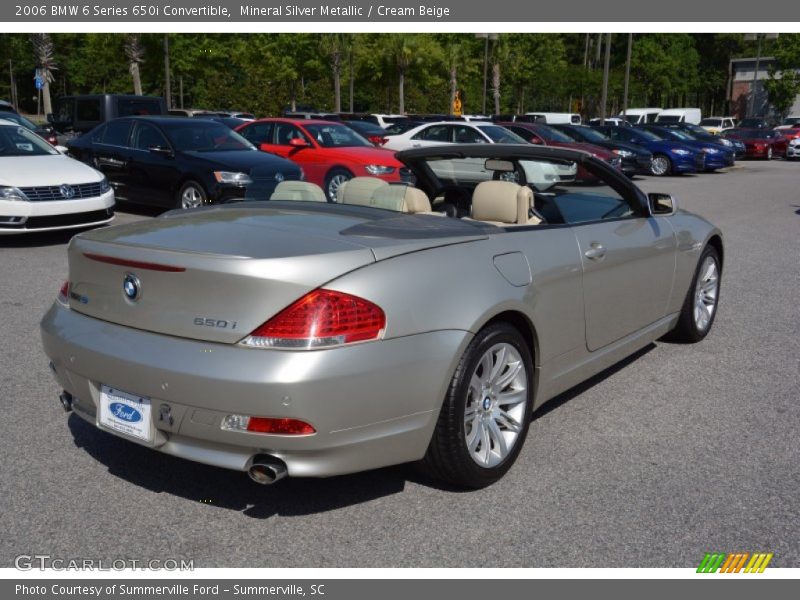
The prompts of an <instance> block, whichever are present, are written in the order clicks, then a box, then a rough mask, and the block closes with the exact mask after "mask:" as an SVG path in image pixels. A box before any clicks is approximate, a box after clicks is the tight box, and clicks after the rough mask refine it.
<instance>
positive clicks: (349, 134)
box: [304, 123, 372, 148]
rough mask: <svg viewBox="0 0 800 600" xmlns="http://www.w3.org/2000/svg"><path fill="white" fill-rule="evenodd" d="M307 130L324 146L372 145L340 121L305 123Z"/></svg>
mask: <svg viewBox="0 0 800 600" xmlns="http://www.w3.org/2000/svg"><path fill="white" fill-rule="evenodd" d="M304 127H305V130H306V131H307V132H308V133H309V134H310V135H311V136H312V137H313V138H314V139H315V140H317V143H318V144H319V145H320V146H322V147H323V148H347V147H353V146H372V144H370V143H369V142H368V141H367V140H365V139H364V138H363V137H361V136H360V135H358V134H357V133H356V132H355V131H353V130H352V129H350V128H349V127H347V126H346V125H339V124H338V123H325V124H321V123H314V124H311V125H304Z"/></svg>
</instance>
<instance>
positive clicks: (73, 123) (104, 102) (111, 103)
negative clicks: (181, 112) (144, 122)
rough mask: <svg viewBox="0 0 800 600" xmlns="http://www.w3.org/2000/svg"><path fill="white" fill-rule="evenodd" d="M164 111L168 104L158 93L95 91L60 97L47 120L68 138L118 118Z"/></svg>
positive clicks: (165, 111)
mask: <svg viewBox="0 0 800 600" xmlns="http://www.w3.org/2000/svg"><path fill="white" fill-rule="evenodd" d="M164 114H167V105H166V103H165V102H164V99H163V98H161V97H159V96H134V95H121V94H98V95H88V96H62V97H61V98H59V99H58V101H57V102H56V107H55V112H54V113H53V114H50V115H47V120H48V122H50V123H51V124H52V125H53V126H54V127H55V128H56V131H58V132H59V133H60V134H62V135H64V136H65V137H66V139H70V138H71V137H75V136H76V135H80V134H82V133H86V132H87V131H91V130H92V129H94V128H95V127H97V126H98V125H100V124H101V123H105V122H106V121H110V120H111V119H116V118H117V117H131V116H134V115H164ZM62 143H63V141H62Z"/></svg>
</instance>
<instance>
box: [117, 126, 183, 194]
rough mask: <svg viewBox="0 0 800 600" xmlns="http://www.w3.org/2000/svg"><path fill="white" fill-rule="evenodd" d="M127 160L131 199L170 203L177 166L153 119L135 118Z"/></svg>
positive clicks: (177, 179)
mask: <svg viewBox="0 0 800 600" xmlns="http://www.w3.org/2000/svg"><path fill="white" fill-rule="evenodd" d="M130 146H131V149H130V153H129V156H130V158H129V160H128V172H129V177H130V192H129V193H130V197H129V200H130V201H131V202H137V203H140V204H150V205H156V206H173V205H174V204H175V198H174V195H173V191H174V190H175V189H176V187H177V185H178V183H179V180H180V170H179V168H178V165H177V161H176V159H175V154H174V152H173V149H172V147H171V146H170V144H169V142H168V141H167V138H166V137H165V136H164V134H163V133H161V131H160V130H159V129H158V128H157V127H156V126H155V125H153V124H152V123H145V122H142V121H137V122H136V124H135V125H134V128H133V131H132V134H131V144H130Z"/></svg>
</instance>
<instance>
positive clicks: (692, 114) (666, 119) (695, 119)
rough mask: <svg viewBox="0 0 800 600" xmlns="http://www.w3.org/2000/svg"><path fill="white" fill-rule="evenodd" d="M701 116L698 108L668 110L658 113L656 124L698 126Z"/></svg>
mask: <svg viewBox="0 0 800 600" xmlns="http://www.w3.org/2000/svg"><path fill="white" fill-rule="evenodd" d="M702 120H703V115H702V114H701V112H700V109H699V108H668V109H667V110H662V111H661V112H660V113H658V116H657V117H656V123H692V124H693V125H699V124H700V121H702Z"/></svg>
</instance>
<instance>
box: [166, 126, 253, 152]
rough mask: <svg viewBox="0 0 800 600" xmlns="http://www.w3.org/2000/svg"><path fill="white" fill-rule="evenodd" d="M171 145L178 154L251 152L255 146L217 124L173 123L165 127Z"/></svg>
mask: <svg viewBox="0 0 800 600" xmlns="http://www.w3.org/2000/svg"><path fill="white" fill-rule="evenodd" d="M165 129H166V131H167V136H168V137H169V139H170V141H171V142H172V145H173V146H174V147H175V149H176V150H178V151H180V152H227V151H234V150H253V151H256V152H257V149H256V147H255V146H253V145H252V144H251V143H250V142H248V141H247V140H246V139H244V138H243V137H242V136H240V135H239V134H238V133H236V132H234V131H231V130H230V129H228V128H227V127H225V125H221V124H219V123H207V122H205V123H204V122H203V121H195V122H192V121H188V122H186V123H182V122H177V121H176V122H174V123H170V124H169V126H167V127H165Z"/></svg>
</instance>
